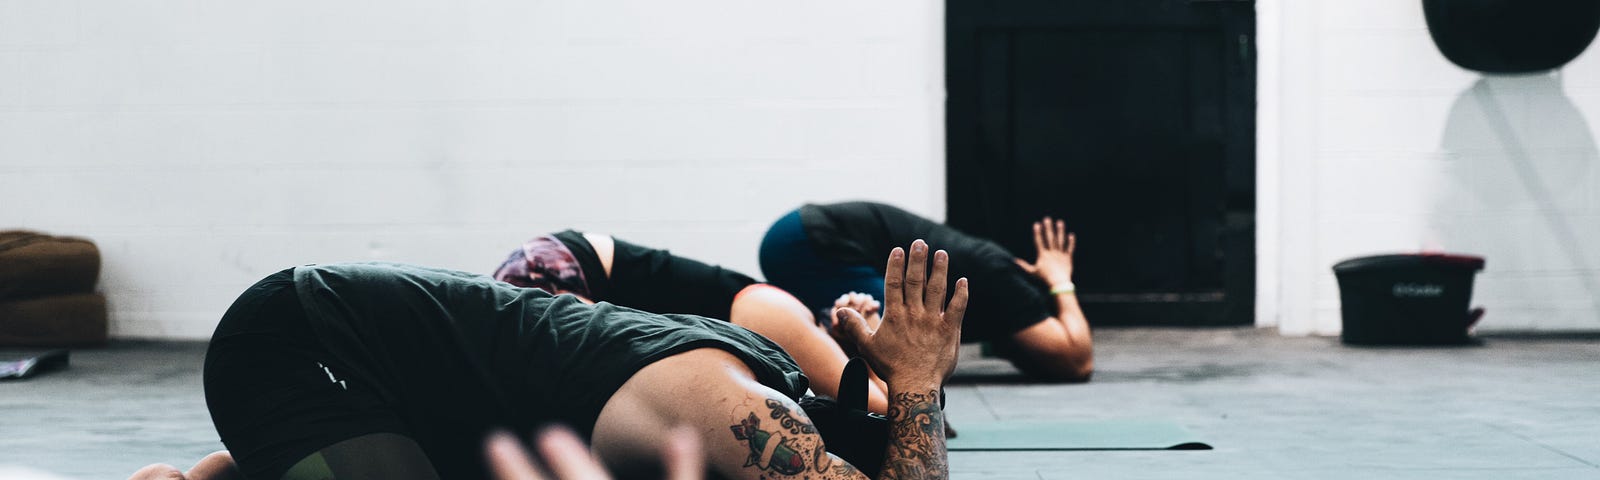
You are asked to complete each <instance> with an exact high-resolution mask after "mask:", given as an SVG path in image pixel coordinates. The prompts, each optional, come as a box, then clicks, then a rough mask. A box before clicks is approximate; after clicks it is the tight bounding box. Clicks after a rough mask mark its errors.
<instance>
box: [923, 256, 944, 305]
mask: <svg viewBox="0 0 1600 480" xmlns="http://www.w3.org/2000/svg"><path fill="white" fill-rule="evenodd" d="M949 271H950V254H948V253H945V251H944V250H940V251H937V252H933V271H931V272H928V293H927V294H926V295H925V297H924V298H923V300H922V304H923V305H924V306H925V307H926V308H927V309H928V311H930V312H941V311H944V292H945V286H946V285H948V283H947V282H949V278H947V275H948V274H949Z"/></svg>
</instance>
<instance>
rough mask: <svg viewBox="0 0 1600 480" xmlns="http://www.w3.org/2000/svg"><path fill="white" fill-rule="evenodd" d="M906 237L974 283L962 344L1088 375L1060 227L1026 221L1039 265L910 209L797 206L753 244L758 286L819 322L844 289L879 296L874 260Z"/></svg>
mask: <svg viewBox="0 0 1600 480" xmlns="http://www.w3.org/2000/svg"><path fill="white" fill-rule="evenodd" d="M912 238H925V239H927V241H928V244H929V245H931V246H932V247H934V248H940V249H945V250H947V251H949V252H950V258H951V263H950V273H951V274H952V275H958V276H964V277H968V278H971V279H972V281H973V282H975V283H977V284H978V285H980V287H979V288H980V289H981V290H980V291H979V292H978V293H976V294H975V295H973V298H972V304H971V307H970V309H969V315H968V316H967V318H968V319H969V321H968V322H967V324H966V325H964V326H963V328H962V332H963V338H962V341H964V342H994V345H995V346H996V347H997V350H998V351H999V352H1000V353H1001V354H1002V355H1004V356H1006V357H1007V358H1008V359H1010V360H1011V361H1012V363H1013V364H1015V365H1017V367H1018V368H1020V369H1022V370H1024V371H1025V372H1028V373H1031V374H1033V375H1035V376H1036V377H1038V378H1041V379H1046V380H1055V381H1084V380H1087V379H1088V378H1089V375H1090V374H1091V372H1092V371H1093V354H1092V342H1091V340H1090V335H1089V324H1088V322H1087V319H1086V318H1085V317H1084V315H1083V312H1082V310H1081V309H1080V308H1079V306H1078V301H1077V296H1076V287H1075V286H1074V285H1073V284H1072V281H1071V272H1072V266H1071V250H1072V240H1071V239H1072V238H1073V237H1072V235H1071V234H1068V233H1067V232H1066V231H1065V226H1064V224H1062V222H1059V221H1056V222H1051V221H1050V219H1048V218H1046V219H1045V222H1044V224H1035V225H1034V238H1035V246H1036V247H1038V257H1037V258H1038V260H1036V261H1035V262H1033V263H1029V262H1026V261H1023V260H1021V259H1018V258H1016V257H1015V256H1013V255H1012V254H1011V253H1010V252H1007V251H1006V250H1005V249H1004V248H1003V247H1001V246H1000V245H999V244H996V243H994V242H992V241H989V240H985V239H982V238H978V237H975V236H972V235H968V234H966V233H963V232H961V231H959V230H957V229H955V228H952V227H950V226H947V225H943V224H940V223H938V222H935V221H933V220H930V219H927V218H923V217H921V216H918V215H916V214H913V213H911V212H909V211H906V210H904V209H901V208H899V207H895V206H893V205H887V204H882V203H876V202H842V203H832V204H806V205H803V206H801V207H800V208H798V209H796V210H794V211H792V212H790V213H788V214H787V215H785V216H783V217H781V218H780V219H779V220H778V221H776V222H775V223H774V224H773V225H772V227H771V228H769V229H768V230H767V234H766V236H765V237H764V238H763V239H762V242H761V270H762V273H763V274H764V275H766V277H767V280H768V281H769V282H772V283H773V284H774V285H777V286H779V287H781V288H783V289H785V290H788V291H789V292H791V293H793V294H794V295H795V296H796V297H798V298H800V300H801V302H803V303H805V305H806V307H807V308H810V309H812V310H813V311H816V312H819V313H818V315H819V318H826V317H822V315H826V314H827V312H828V311H829V310H830V309H832V308H834V307H836V306H841V305H844V304H847V303H848V301H847V300H846V299H845V298H841V295H844V296H845V297H850V296H852V295H849V294H850V293H852V292H859V293H864V294H867V295H870V296H871V297H873V298H881V297H882V296H883V294H882V289H883V287H882V284H881V282H879V281H878V276H880V275H881V274H882V273H883V270H882V267H881V263H879V262H877V261H876V260H875V259H876V258H877V257H879V256H881V255H882V252H884V251H886V250H887V249H889V248H893V246H894V245H897V244H901V242H905V241H909V240H908V239H912Z"/></svg>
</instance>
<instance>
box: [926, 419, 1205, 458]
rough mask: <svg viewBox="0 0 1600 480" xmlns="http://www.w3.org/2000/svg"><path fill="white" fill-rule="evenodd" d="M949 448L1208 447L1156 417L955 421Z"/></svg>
mask: <svg viewBox="0 0 1600 480" xmlns="http://www.w3.org/2000/svg"><path fill="white" fill-rule="evenodd" d="M953 426H954V427H955V429H956V433H957V435H956V438H952V439H950V440H949V442H948V443H946V446H947V448H949V449H950V450H951V451H1004V450H1210V449H1211V445H1208V444H1206V443H1205V442H1202V441H1200V439H1199V438H1198V437H1196V436H1195V435H1194V434H1193V433H1190V432H1189V430H1188V429H1185V428H1183V427H1182V426H1179V425H1178V424H1176V423H1173V422H1169V421H1160V420H1083V421H1059V420H1008V421H1000V422H985V423H967V422H956V423H955V424H954V425H953Z"/></svg>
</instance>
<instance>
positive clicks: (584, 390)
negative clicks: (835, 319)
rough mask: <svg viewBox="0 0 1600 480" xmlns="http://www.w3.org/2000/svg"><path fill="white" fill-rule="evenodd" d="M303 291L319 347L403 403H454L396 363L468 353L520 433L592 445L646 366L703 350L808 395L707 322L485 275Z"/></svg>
mask: <svg viewBox="0 0 1600 480" xmlns="http://www.w3.org/2000/svg"><path fill="white" fill-rule="evenodd" d="M294 281H295V288H296V290H297V292H298V293H299V296H300V301H301V303H302V304H303V305H304V307H305V309H306V314H307V317H308V318H309V319H310V322H311V325H312V328H313V330H314V331H315V332H316V334H317V337H318V339H319V340H320V341H321V342H322V343H323V345H324V346H325V347H327V349H328V350H329V351H330V352H331V353H333V354H334V355H336V356H338V357H340V359H341V360H342V361H343V362H344V363H346V364H347V365H349V366H351V368H353V369H355V370H357V371H356V372H353V373H354V374H355V375H360V376H364V377H367V379H368V380H369V381H370V383H371V384H373V385H376V386H377V387H378V390H379V394H380V395H384V396H386V397H388V399H389V400H393V401H400V402H410V403H413V404H414V403H417V401H418V400H417V399H415V398H412V397H415V396H418V395H435V394H437V395H448V394H449V392H437V393H432V392H429V393H422V394H419V393H418V391H425V390H426V389H425V388H421V389H419V388H417V387H416V385H418V384H419V381H420V382H424V383H422V384H423V385H425V381H426V379H420V380H419V379H415V378H410V377H407V374H408V372H406V371H400V370H401V368H400V367H396V365H399V364H403V363H404V362H401V361H396V360H395V359H397V358H400V357H402V356H406V355H409V354H411V353H410V352H412V351H424V350H426V351H445V352H456V351H459V352H460V356H461V357H460V358H464V359H465V364H467V365H471V367H470V368H467V369H466V370H469V371H463V372H459V374H461V375H473V376H477V377H478V378H479V379H480V380H481V381H482V382H483V383H484V384H485V385H487V386H489V387H491V388H490V389H491V390H493V391H496V393H498V394H499V395H500V396H501V397H502V398H500V399H499V400H500V401H498V402H495V403H498V404H501V405H505V406H506V407H507V408H508V409H510V410H512V411H515V412H518V413H517V414H518V415H527V416H528V418H525V419H519V421H517V422H513V423H531V424H534V425H537V424H539V423H543V422H548V421H562V422H565V423H567V424H569V425H571V426H573V427H574V428H576V429H578V430H579V431H580V432H582V433H584V434H585V435H587V434H589V433H590V432H591V431H592V429H593V427H594V422H595V420H596V419H597V418H598V417H599V415H600V409H601V408H602V407H604V406H605V402H606V401H607V400H608V399H610V397H611V395H612V394H613V393H615V392H616V390H617V388H619V387H621V386H622V384H623V382H626V381H627V380H628V378H629V377H631V376H633V374H634V373H635V372H637V371H638V370H639V369H640V368H643V367H644V366H645V365H648V364H650V363H652V362H655V361H657V360H660V359H662V358H665V357H667V356H670V355H673V354H677V353H681V352H684V351H687V350H691V349H695V348H705V347H709V348H719V349H722V350H725V351H728V352H729V353H732V354H733V355H735V356H737V357H738V358H740V359H741V360H743V361H744V363H745V364H746V365H748V366H749V367H750V369H751V370H752V371H754V372H755V374H756V379H757V380H758V381H759V382H761V383H762V384H763V385H766V386H768V387H771V388H772V389H774V390H777V391H778V392H780V393H782V394H784V395H787V396H789V397H790V398H799V396H800V395H801V394H803V393H804V392H805V390H806V387H807V381H806V378H805V376H804V375H801V373H800V368H799V367H798V366H796V365H795V363H794V360H793V359H792V358H790V357H789V355H788V354H787V353H785V352H784V351H783V349H782V348H780V347H778V345H776V344H774V343H772V342H771V341H769V340H767V339H766V338H764V337H762V336H760V335H757V334H755V333H753V332H751V331H749V330H746V329H744V328H743V327H739V326H737V325H733V324H731V323H728V322H722V321H717V320H711V319H707V318H704V317H698V316H693V315H657V314H652V313H646V312H642V311H638V310H633V309H629V308H624V307H619V306H615V305H612V304H609V303H599V304H595V305H587V304H584V303H582V302H579V301H577V299H576V297H573V296H571V295H561V296H552V295H550V294H549V293H546V292H544V291H543V290H538V289H532V288H520V287H516V286H514V285H511V284H508V283H504V282H498V281H495V280H493V279H491V278H489V277H485V276H481V275H474V274H470V273H465V272H457V271H451V270H442V269H434V268H427V267H419V266H412V265H402V264H392V263H354V264H332V265H309V266H303V267H297V268H296V269H295V272H294ZM419 345H421V346H426V348H420V347H418V346H419ZM439 345H445V346H446V347H447V348H445V349H443V350H439V348H438V346H439ZM452 360H458V359H452ZM413 376H414V375H413Z"/></svg>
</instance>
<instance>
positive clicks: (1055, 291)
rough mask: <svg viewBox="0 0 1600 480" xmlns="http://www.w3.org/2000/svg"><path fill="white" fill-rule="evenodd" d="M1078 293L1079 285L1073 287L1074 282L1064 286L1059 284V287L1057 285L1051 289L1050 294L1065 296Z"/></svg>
mask: <svg viewBox="0 0 1600 480" xmlns="http://www.w3.org/2000/svg"><path fill="white" fill-rule="evenodd" d="M1077 291H1078V286H1077V285H1073V284H1072V282H1067V283H1063V284H1059V285H1055V286H1052V287H1050V294H1051V295H1060V294H1063V293H1075V292H1077Z"/></svg>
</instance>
